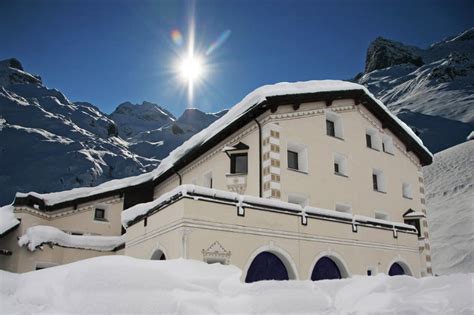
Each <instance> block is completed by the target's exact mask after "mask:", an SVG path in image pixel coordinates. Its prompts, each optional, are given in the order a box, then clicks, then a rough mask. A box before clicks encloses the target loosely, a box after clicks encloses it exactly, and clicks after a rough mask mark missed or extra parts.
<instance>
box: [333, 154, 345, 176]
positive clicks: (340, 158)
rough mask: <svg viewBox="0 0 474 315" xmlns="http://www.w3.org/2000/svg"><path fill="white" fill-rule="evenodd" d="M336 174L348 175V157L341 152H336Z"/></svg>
mask: <svg viewBox="0 0 474 315" xmlns="http://www.w3.org/2000/svg"><path fill="white" fill-rule="evenodd" d="M334 174H336V175H341V176H346V177H347V158H346V157H345V156H344V155H342V154H339V153H335V154H334Z"/></svg>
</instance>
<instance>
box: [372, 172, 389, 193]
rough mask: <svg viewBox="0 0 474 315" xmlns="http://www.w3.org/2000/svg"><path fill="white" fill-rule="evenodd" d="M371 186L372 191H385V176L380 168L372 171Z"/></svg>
mask: <svg viewBox="0 0 474 315" xmlns="http://www.w3.org/2000/svg"><path fill="white" fill-rule="evenodd" d="M372 188H373V189H374V191H378V192H386V191H387V190H386V181H385V176H384V174H383V172H382V171H381V170H375V169H374V170H373V171H372Z"/></svg>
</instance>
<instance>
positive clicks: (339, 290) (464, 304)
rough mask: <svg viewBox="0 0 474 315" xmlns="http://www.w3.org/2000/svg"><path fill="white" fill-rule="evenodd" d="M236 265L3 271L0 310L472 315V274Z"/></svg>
mask: <svg viewBox="0 0 474 315" xmlns="http://www.w3.org/2000/svg"><path fill="white" fill-rule="evenodd" d="M240 275H241V271H240V270H239V269H237V268H236V267H233V266H222V265H219V264H213V265H208V264H205V263H203V262H198V261H193V260H182V259H179V260H170V261H152V260H139V259H134V258H130V257H124V256H109V257H98V258H93V259H88V260H83V261H80V262H76V263H73V264H69V265H62V266H58V267H54V268H49V269H43V270H40V271H34V272H29V273H24V274H14V273H8V272H4V271H0V300H1V301H2V312H3V313H6V314H19V313H23V314H24V313H27V314H31V313H42V314H46V313H62V314H64V313H94V314H125V313H126V314H140V313H141V314H143V313H148V314H158V313H160V314H193V315H194V314H216V313H234V314H235V313H239V314H250V313H253V314H255V313H307V314H310V313H311V314H368V313H371V314H374V313H376V314H380V313H384V314H395V313H397V314H461V313H464V314H468V313H472V312H473V311H474V305H473V299H472V285H473V281H474V275H473V274H468V275H466V274H458V275H451V276H442V277H429V278H422V279H415V278H411V277H408V276H398V277H388V276H385V275H377V276H374V277H363V276H356V277H353V278H351V279H345V280H329V281H319V282H312V281H281V282H278V281H263V282H255V283H252V284H244V283H241V282H240Z"/></svg>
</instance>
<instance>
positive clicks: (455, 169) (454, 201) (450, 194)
mask: <svg viewBox="0 0 474 315" xmlns="http://www.w3.org/2000/svg"><path fill="white" fill-rule="evenodd" d="M423 173H424V176H425V186H426V191H427V194H426V199H427V207H428V212H427V214H428V216H427V217H428V223H429V228H430V242H431V255H432V262H433V271H434V272H435V273H436V274H450V273H455V272H474V140H470V141H467V142H464V143H461V144H459V145H456V146H454V147H452V148H449V149H447V150H444V151H442V152H439V153H437V154H435V156H434V161H433V164H432V165H429V166H426V167H425V168H424V169H423Z"/></svg>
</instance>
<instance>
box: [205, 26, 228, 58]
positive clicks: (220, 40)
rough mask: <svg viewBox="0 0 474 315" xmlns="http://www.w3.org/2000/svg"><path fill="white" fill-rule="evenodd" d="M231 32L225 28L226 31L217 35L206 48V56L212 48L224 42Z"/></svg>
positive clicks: (214, 48)
mask: <svg viewBox="0 0 474 315" xmlns="http://www.w3.org/2000/svg"><path fill="white" fill-rule="evenodd" d="M231 33H232V32H231V31H230V30H226V31H224V32H222V34H221V35H219V37H218V38H217V39H216V40H215V41H214V42H213V43H212V44H211V46H209V48H208V49H207V50H206V56H208V55H210V54H211V53H212V52H213V51H214V50H216V49H217V48H219V47H221V46H222V44H224V43H225V42H226V40H227V39H228V38H229V37H230V34H231Z"/></svg>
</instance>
